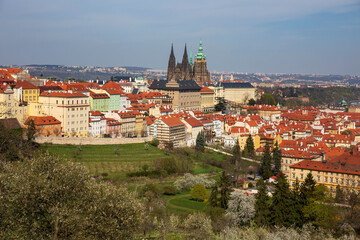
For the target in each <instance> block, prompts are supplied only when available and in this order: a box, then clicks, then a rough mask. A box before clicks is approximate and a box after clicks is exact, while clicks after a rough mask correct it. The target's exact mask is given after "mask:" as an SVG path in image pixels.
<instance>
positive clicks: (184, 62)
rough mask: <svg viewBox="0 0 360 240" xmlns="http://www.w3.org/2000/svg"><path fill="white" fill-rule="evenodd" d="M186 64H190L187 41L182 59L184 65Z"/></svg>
mask: <svg viewBox="0 0 360 240" xmlns="http://www.w3.org/2000/svg"><path fill="white" fill-rule="evenodd" d="M185 64H189V58H188V55H187V49H186V43H185V49H184V55H183V59H182V65H183V66H184V65H185Z"/></svg>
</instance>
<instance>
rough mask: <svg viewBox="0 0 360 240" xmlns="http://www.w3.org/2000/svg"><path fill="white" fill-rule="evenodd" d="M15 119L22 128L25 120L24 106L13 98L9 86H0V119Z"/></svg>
mask: <svg viewBox="0 0 360 240" xmlns="http://www.w3.org/2000/svg"><path fill="white" fill-rule="evenodd" d="M3 118H16V119H17V120H18V121H19V123H20V124H21V125H22V126H23V125H24V122H25V120H26V106H24V105H22V104H21V103H20V102H19V101H18V100H16V98H15V92H14V90H13V89H12V88H11V87H10V85H0V119H3Z"/></svg>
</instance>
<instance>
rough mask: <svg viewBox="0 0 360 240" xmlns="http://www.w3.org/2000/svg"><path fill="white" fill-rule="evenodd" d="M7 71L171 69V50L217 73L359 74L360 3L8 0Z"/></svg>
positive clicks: (2, 8) (4, 12)
mask: <svg viewBox="0 0 360 240" xmlns="http://www.w3.org/2000/svg"><path fill="white" fill-rule="evenodd" d="M0 21H1V22H2V23H4V24H3V25H2V37H1V38H0V44H1V46H2V47H1V54H0V64H1V65H29V64H49V65H51V64H55V65H68V66H104V67H105V66H137V67H149V68H152V69H159V70H165V69H166V68H167V63H168V58H169V54H170V48H171V44H172V43H173V44H174V51H175V56H176V60H177V61H181V59H182V54H183V51H184V45H185V43H186V44H187V48H188V54H190V50H192V52H193V56H195V55H196V53H197V49H198V44H199V40H200V39H202V40H203V47H204V53H205V55H206V56H207V59H208V69H209V71H219V72H243V73H245V72H247V73H258V72H262V73H299V74H339V75H345V74H350V75H359V74H360V69H359V66H360V48H359V42H360V2H359V1H358V0H344V1H337V0H318V1H316V2H314V1H310V0H304V1H299V2H289V1H285V0H273V1H266V0H257V1H250V0H240V1H235V0H225V1H221V2H219V1H214V0H210V1H204V0H199V1H196V2H194V1H188V0H185V1H182V2H172V1H159V0H157V1H152V2H148V1H136V3H135V2H133V1H128V0H126V1H115V0H107V1H102V2H98V1H94V0H88V1H81V0H80V1H76V2H74V1H70V0H64V1H53V2H51V1H46V0H34V1H30V2H29V1H25V0H11V1H10V0H0Z"/></svg>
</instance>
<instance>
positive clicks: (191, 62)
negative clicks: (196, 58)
mask: <svg viewBox="0 0 360 240" xmlns="http://www.w3.org/2000/svg"><path fill="white" fill-rule="evenodd" d="M190 65H191V66H192V65H193V58H192V51H191V50H190Z"/></svg>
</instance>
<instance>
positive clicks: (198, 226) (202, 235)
mask: <svg viewBox="0 0 360 240" xmlns="http://www.w3.org/2000/svg"><path fill="white" fill-rule="evenodd" d="M184 227H185V231H186V232H187V235H188V237H189V238H188V239H196V240H198V239H199V240H200V239H211V235H212V227H211V219H210V218H209V217H208V216H206V215H205V214H204V213H202V212H200V211H196V212H194V213H192V214H189V215H188V216H187V217H186V218H185V220H184Z"/></svg>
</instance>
